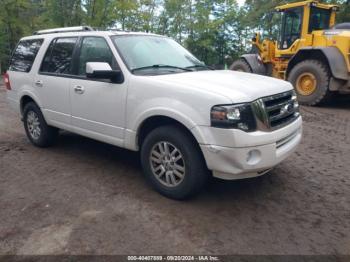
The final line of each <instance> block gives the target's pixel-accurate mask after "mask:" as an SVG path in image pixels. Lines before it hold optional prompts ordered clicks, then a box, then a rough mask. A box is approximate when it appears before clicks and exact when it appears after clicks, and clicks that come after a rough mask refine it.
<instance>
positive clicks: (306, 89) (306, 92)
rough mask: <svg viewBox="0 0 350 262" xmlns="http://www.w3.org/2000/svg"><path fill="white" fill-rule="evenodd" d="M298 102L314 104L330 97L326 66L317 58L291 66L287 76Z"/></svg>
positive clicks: (328, 75)
mask: <svg viewBox="0 0 350 262" xmlns="http://www.w3.org/2000/svg"><path fill="white" fill-rule="evenodd" d="M288 81H289V82H291V83H292V85H293V86H294V88H295V91H296V93H297V95H298V100H299V102H300V104H303V105H309V106H314V105H318V104H321V103H324V102H326V101H327V100H328V98H329V97H330V91H329V81H330V72H329V69H328V67H327V66H326V65H325V64H324V63H322V62H320V61H317V60H305V61H303V62H300V63H299V64H297V65H296V66H294V67H293V69H292V70H291V72H290V73H289V76H288Z"/></svg>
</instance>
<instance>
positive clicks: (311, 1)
mask: <svg viewBox="0 0 350 262" xmlns="http://www.w3.org/2000/svg"><path fill="white" fill-rule="evenodd" d="M308 4H314V5H315V6H317V7H319V8H324V9H331V8H333V7H339V6H338V5H332V4H322V3H320V2H319V1H318V0H307V1H301V2H296V3H290V4H285V5H280V6H277V7H276V8H275V9H276V10H277V11H278V10H286V9H290V8H294V7H300V6H305V5H308Z"/></svg>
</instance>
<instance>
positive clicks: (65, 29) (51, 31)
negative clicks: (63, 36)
mask: <svg viewBox="0 0 350 262" xmlns="http://www.w3.org/2000/svg"><path fill="white" fill-rule="evenodd" d="M83 31H94V29H93V28H92V27H91V26H72V27H60V28H52V29H45V30H39V31H36V32H34V35H45V34H57V33H70V32H83Z"/></svg>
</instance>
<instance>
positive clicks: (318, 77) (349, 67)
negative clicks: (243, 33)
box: [230, 0, 350, 106]
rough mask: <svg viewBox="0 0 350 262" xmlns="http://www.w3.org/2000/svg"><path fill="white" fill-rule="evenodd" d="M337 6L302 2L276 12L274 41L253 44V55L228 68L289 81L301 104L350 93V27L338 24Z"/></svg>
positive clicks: (256, 39) (257, 40) (259, 38)
mask: <svg viewBox="0 0 350 262" xmlns="http://www.w3.org/2000/svg"><path fill="white" fill-rule="evenodd" d="M338 10H339V7H338V6H337V5H329V4H322V3H320V2H319V1H312V0H309V1H303V2H297V3H291V4H286V5H282V6H278V7H276V10H275V11H277V12H278V13H280V15H281V24H280V25H279V27H280V28H279V37H278V39H277V40H276V41H273V40H268V39H264V40H261V36H260V34H259V33H257V34H256V35H255V37H254V38H253V40H252V43H253V50H256V52H255V53H254V54H246V55H243V56H242V57H241V58H240V59H239V60H237V61H235V62H234V63H233V64H232V65H231V67H230V69H231V70H236V71H244V72H250V73H256V74H261V75H268V76H272V77H276V78H280V79H284V80H288V81H289V82H291V83H292V84H293V86H294V88H295V91H296V92H297V95H298V99H299V102H300V103H301V104H304V105H312V106H313V105H317V104H320V103H322V102H325V101H326V100H327V99H329V98H330V95H331V94H332V93H336V92H337V93H348V94H349V93H350V23H343V24H338V25H336V24H335V18H336V12H337V11H338Z"/></svg>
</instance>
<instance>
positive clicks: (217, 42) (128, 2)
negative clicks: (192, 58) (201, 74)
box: [0, 0, 350, 70]
mask: <svg viewBox="0 0 350 262" xmlns="http://www.w3.org/2000/svg"><path fill="white" fill-rule="evenodd" d="M293 1H294V0H293ZM293 1H288V0H246V3H245V5H244V6H243V7H239V6H238V4H237V2H236V0H1V8H0V65H1V66H2V68H3V69H5V68H6V67H7V61H8V59H9V56H10V54H11V52H12V50H13V49H14V47H15V45H16V43H17V41H18V40H19V39H20V38H21V37H23V36H25V35H31V34H32V33H33V32H34V31H36V30H39V29H45V28H53V27H64V26H76V25H90V26H93V27H96V28H112V27H113V28H118V29H121V30H130V31H143V32H154V33H158V34H162V35H168V36H170V37H173V38H175V39H176V40H177V41H179V42H180V43H182V44H184V45H185V46H186V47H187V48H189V49H190V50H191V51H192V52H193V53H194V54H195V55H196V56H197V57H198V58H200V59H201V60H203V61H205V62H206V63H208V64H220V65H223V64H224V63H225V62H227V61H226V58H227V56H229V57H232V58H236V57H238V56H239V55H240V54H242V53H244V52H247V51H248V50H249V49H250V44H249V39H250V38H251V37H252V35H253V33H254V32H255V31H257V30H261V31H263V32H265V33H266V35H269V36H271V37H276V33H277V27H276V25H277V24H278V23H279V20H278V18H277V17H276V16H271V15H270V14H271V11H272V10H273V9H274V7H275V6H277V5H280V4H283V3H287V2H293ZM325 1H326V2H329V3H331V2H332V3H337V4H340V5H341V11H340V12H339V15H338V22H345V21H349V22H350V1H349V0H328V1H327V0H325ZM1 66H0V70H1Z"/></svg>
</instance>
